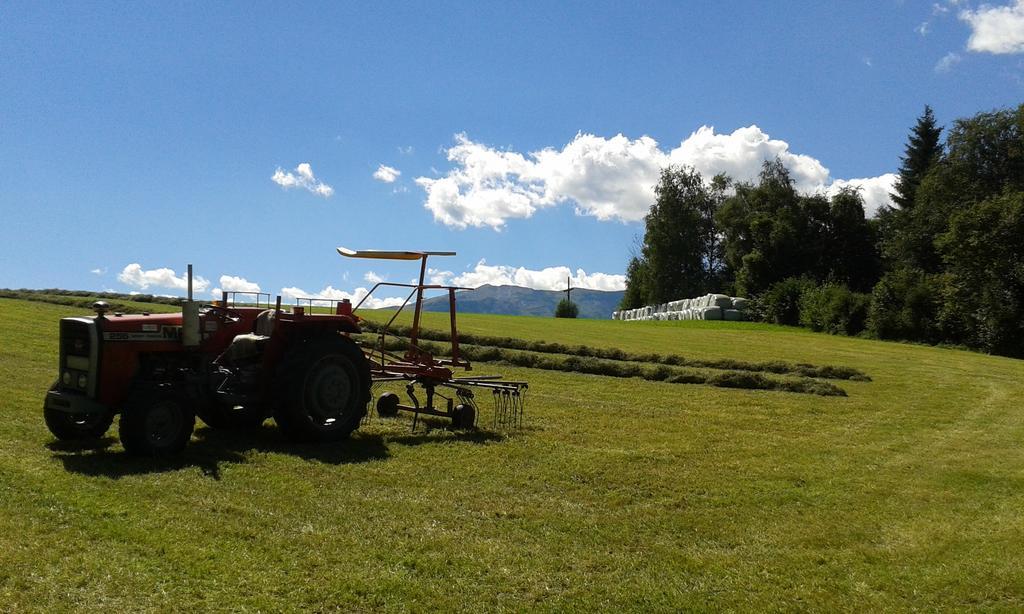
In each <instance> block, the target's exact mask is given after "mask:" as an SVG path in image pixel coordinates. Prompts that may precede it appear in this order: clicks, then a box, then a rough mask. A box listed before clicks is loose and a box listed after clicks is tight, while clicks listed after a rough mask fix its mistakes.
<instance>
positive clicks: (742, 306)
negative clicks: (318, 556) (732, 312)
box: [732, 296, 750, 311]
mask: <svg viewBox="0 0 1024 614" xmlns="http://www.w3.org/2000/svg"><path fill="white" fill-rule="evenodd" d="M749 306H750V301H749V300H747V299H745V298H741V297H738V296H737V297H734V298H733V299H732V308H733V309H737V310H739V311H746V310H747V307H749Z"/></svg>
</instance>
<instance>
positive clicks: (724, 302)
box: [708, 294, 732, 309]
mask: <svg viewBox="0 0 1024 614" xmlns="http://www.w3.org/2000/svg"><path fill="white" fill-rule="evenodd" d="M708 307H719V308H721V309H732V298H731V297H728V296H726V295H724V294H709V295H708Z"/></svg>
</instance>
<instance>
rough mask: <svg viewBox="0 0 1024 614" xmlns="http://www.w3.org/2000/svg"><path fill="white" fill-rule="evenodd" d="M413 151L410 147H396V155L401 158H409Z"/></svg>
mask: <svg viewBox="0 0 1024 614" xmlns="http://www.w3.org/2000/svg"><path fill="white" fill-rule="evenodd" d="M415 151H416V150H414V149H413V148H412V145H406V146H405V147H402V146H401V145H399V146H398V153H400V154H402V155H403V156H411V155H412V154H413V153H414V152H415Z"/></svg>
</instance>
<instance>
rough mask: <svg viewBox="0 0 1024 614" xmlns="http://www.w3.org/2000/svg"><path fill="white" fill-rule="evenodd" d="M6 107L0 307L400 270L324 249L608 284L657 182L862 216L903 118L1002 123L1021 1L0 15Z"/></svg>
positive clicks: (111, 9)
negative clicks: (32, 291) (706, 182)
mask: <svg viewBox="0 0 1024 614" xmlns="http://www.w3.org/2000/svg"><path fill="white" fill-rule="evenodd" d="M0 87H2V92H3V95H2V96H0V172H2V180H0V216H2V224H0V238H2V241H0V262H2V263H3V266H2V268H0V287H15V288H17V287H35V288H41V287H63V288H75V289H95V290H103V289H114V290H117V291H144V292H149V293H155V294H180V293H181V292H180V283H181V282H180V278H181V275H182V273H183V269H184V265H185V264H186V263H188V262H192V263H194V264H195V268H196V273H197V274H198V275H201V276H202V277H203V278H204V279H205V280H206V281H207V282H208V284H207V285H206V286H205V288H206V289H205V290H204V292H205V293H206V294H207V295H208V294H209V292H210V290H212V289H213V288H219V287H222V286H223V287H228V288H245V287H251V286H252V285H253V284H256V285H258V286H259V287H260V288H261V289H262V290H264V291H267V292H271V293H274V294H278V293H282V292H284V293H285V294H286V295H287V296H291V295H294V294H306V295H309V294H318V295H329V296H341V295H342V293H353V292H355V291H356V289H357V288H359V287H367V286H369V285H372V284H371V281H372V280H374V279H378V278H386V279H389V280H392V281H408V280H409V279H410V278H411V277H412V276H413V275H414V270H413V269H412V267H410V266H408V265H407V264H406V265H396V266H381V263H380V262H364V261H350V260H343V259H341V258H340V257H339V256H337V254H336V253H335V252H334V248H335V247H336V246H338V245H344V246H348V247H352V248H385V249H396V248H398V249H449V250H455V251H457V252H458V256H457V257H454V258H449V259H446V260H443V261H442V260H438V261H437V262H434V263H432V265H433V266H435V267H437V269H438V270H437V271H435V273H434V276H435V277H436V278H437V279H438V280H443V281H453V282H456V283H460V284H469V285H474V284H479V283H485V282H492V283H493V282H499V283H500V282H513V283H520V284H526V285H531V286H533V287H551V286H553V285H555V284H559V285H560V284H561V283H562V281H561V280H564V275H565V273H566V271H565V270H564V269H562V268H558V267H567V268H568V270H569V271H570V272H571V273H572V274H573V275H574V277H575V278H576V282H577V285H583V286H590V287H595V288H614V287H619V286H621V274H622V273H623V271H624V269H625V265H626V261H627V260H628V257H629V254H630V249H631V246H632V245H633V244H634V241H635V238H636V237H637V236H639V235H641V234H642V231H643V225H642V221H641V220H642V217H643V213H644V211H645V210H646V207H648V206H649V202H650V199H651V196H650V195H651V188H652V187H653V182H654V180H656V177H657V170H658V169H659V168H660V167H661V166H664V165H665V164H669V163H685V164H691V165H693V166H696V167H697V168H698V169H699V170H701V171H702V172H706V173H710V172H717V171H719V170H726V171H728V172H730V173H731V174H733V175H734V176H737V177H738V178H740V179H746V178H750V177H752V176H753V174H754V173H756V170H757V168H758V167H759V165H760V161H761V160H762V159H763V158H764V157H766V156H775V155H779V156H780V157H781V158H782V159H783V161H784V162H785V163H786V164H787V165H788V166H789V167H790V168H791V170H792V171H793V172H794V176H795V177H796V178H797V180H798V184H799V185H800V186H801V188H802V189H805V190H809V191H817V190H820V191H826V192H827V191H828V190H830V189H835V188H836V187H838V186H841V185H845V182H846V181H849V180H856V181H854V182H853V184H854V185H857V186H860V187H862V188H863V191H864V194H865V197H866V199H867V200H868V201H869V205H870V206H871V207H874V206H877V205H878V204H880V202H881V200H882V199H884V194H885V191H886V186H887V185H888V183H887V182H888V181H891V175H889V174H890V173H892V172H894V171H895V170H896V169H897V168H898V165H899V156H900V154H901V153H902V151H903V147H904V142H905V139H906V135H907V131H908V129H909V128H910V126H911V125H912V124H913V123H914V121H915V118H916V117H917V116H918V115H919V114H920V113H921V111H922V109H923V107H924V105H925V104H930V105H931V106H932V107H933V108H934V109H935V113H936V116H937V117H938V119H939V121H940V122H942V123H947V122H950V121H952V120H953V119H955V118H957V117H962V116H968V115H973V114H974V113H977V112H979V111H983V110H991V109H993V108H997V107H1005V106H1010V105H1016V104H1019V103H1021V102H1022V94H1024V0H1014V1H1013V2H1008V1H1005V0H1004V1H1003V2H997V3H994V4H991V3H990V4H988V5H979V4H977V3H972V2H968V1H966V0H964V1H961V2H948V1H945V0H943V1H940V2H938V3H933V2H913V1H910V0H906V1H903V2H895V1H893V2H835V3H822V2H806V3H802V2H801V3H798V2H781V3H767V2H730V3H703V4H699V5H697V4H696V3H644V4H633V3H599V2H586V3H583V2H580V3H515V4H513V3H507V4H505V3H503V4H496V3H451V4H448V3H442V2H432V3H398V4H389V3H380V2H379V3H373V4H372V5H371V6H359V5H343V4H341V3H324V4H311V3H310V4H302V5H296V6H291V7H289V6H285V5H281V4H269V3H267V4H264V3H141V2H138V3H136V2H132V3H120V2H119V3H113V2H111V3H78V4H74V3H53V4H50V3H46V2H38V1H37V2H10V1H8V2H5V3H3V4H2V5H0ZM389 180H390V181H389ZM481 262H483V264H481ZM167 269H170V271H169V270H167ZM171 271H173V273H172V272H171Z"/></svg>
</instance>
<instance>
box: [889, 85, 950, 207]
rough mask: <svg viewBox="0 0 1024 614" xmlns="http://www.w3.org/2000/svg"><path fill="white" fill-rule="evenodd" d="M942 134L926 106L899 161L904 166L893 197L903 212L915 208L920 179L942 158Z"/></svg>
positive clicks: (901, 167)
mask: <svg viewBox="0 0 1024 614" xmlns="http://www.w3.org/2000/svg"><path fill="white" fill-rule="evenodd" d="M941 134H942V128H941V127H939V126H938V125H936V123H935V115H934V114H933V113H932V108H931V107H930V106H928V105H925V107H924V114H923V115H921V117H919V118H917V124H916V125H915V126H914V128H913V129H912V130H911V132H910V138H909V139H908V140H907V149H906V155H905V156H903V157H902V158H900V160H901V161H902V165H901V166H900V176H899V177H898V178H897V179H896V185H895V186H894V187H895V189H896V191H895V192H893V193H892V194H890V196H891V197H892V201H893V202H894V203H896V204H897V205H899V207H900V209H903V210H904V211H906V210H908V209H910V208H912V207H913V206H914V197H915V196H916V194H917V187H918V186H919V185H921V179H922V178H924V175H925V173H927V172H928V169H929V168H931V166H932V164H934V163H935V162H936V161H938V160H939V158H940V157H942V143H940V142H939V137H940V135H941Z"/></svg>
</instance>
